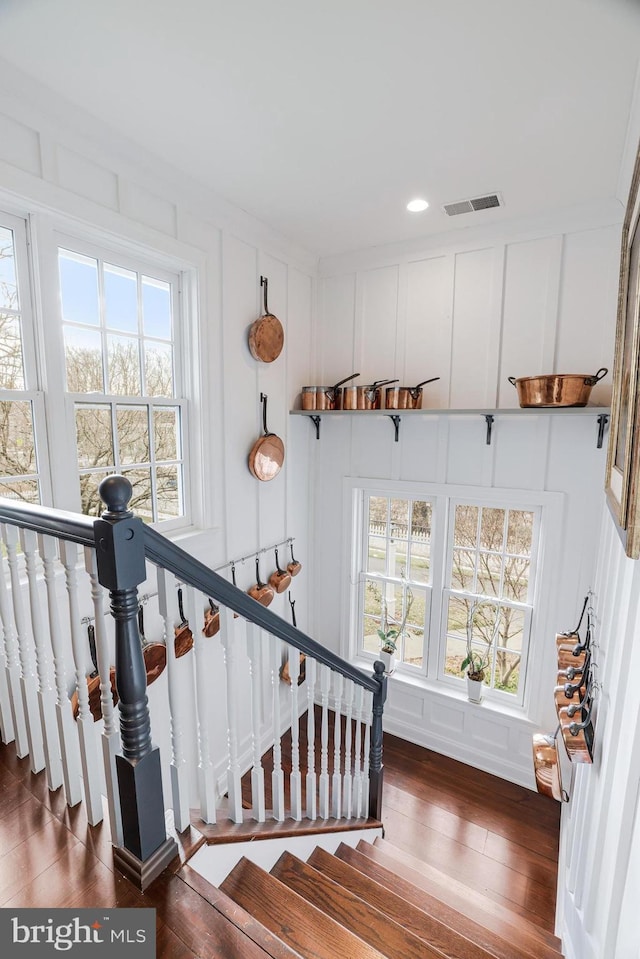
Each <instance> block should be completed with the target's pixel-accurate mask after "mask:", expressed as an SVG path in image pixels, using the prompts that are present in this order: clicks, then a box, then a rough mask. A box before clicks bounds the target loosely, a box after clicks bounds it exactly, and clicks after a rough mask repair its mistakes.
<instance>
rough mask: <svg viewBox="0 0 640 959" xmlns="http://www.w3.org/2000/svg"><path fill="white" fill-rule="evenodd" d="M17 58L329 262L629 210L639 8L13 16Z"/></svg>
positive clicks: (232, 8) (352, 0) (370, 7)
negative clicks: (445, 207) (478, 205)
mask: <svg viewBox="0 0 640 959" xmlns="http://www.w3.org/2000/svg"><path fill="white" fill-rule="evenodd" d="M0 50H1V52H2V56H3V57H4V58H5V59H6V60H8V61H9V62H10V63H12V64H14V65H17V66H19V67H20V68H21V70H23V71H24V72H26V73H27V74H30V75H32V76H33V77H34V78H36V79H37V80H39V81H40V82H41V83H43V84H45V85H46V86H47V87H48V88H49V89H51V90H53V91H54V92H55V93H57V94H59V95H61V96H63V97H65V98H66V99H68V100H70V101H72V102H73V103H74V104H75V105H77V106H79V107H81V108H83V109H84V110H86V111H88V112H90V113H91V114H93V115H94V116H95V117H97V118H99V119H100V120H103V121H105V122H106V123H108V124H109V125H110V126H111V128H113V129H114V130H115V131H117V132H119V133H120V134H123V135H124V136H126V137H127V138H129V139H130V140H132V141H134V142H136V143H138V144H141V145H143V146H144V147H145V148H146V149H147V150H149V151H151V152H152V153H154V154H155V155H157V156H158V157H161V158H162V159H164V160H166V161H167V162H169V163H171V164H173V165H174V166H175V167H177V168H179V169H180V170H182V171H184V172H186V173H188V174H189V175H190V176H192V177H194V178H196V179H197V180H199V181H200V182H202V183H203V184H206V185H207V186H208V187H210V188H211V189H212V190H214V191H215V192H216V193H218V194H219V195H221V196H223V197H225V198H226V199H227V200H229V201H231V202H232V203H234V204H235V205H237V206H239V207H241V208H242V209H244V210H245V211H247V212H248V213H251V214H253V215H254V216H256V217H258V218H260V219H261V220H263V221H265V222H266V223H268V224H269V225H270V226H272V227H273V228H275V229H277V230H279V231H280V232H281V233H283V234H284V235H286V236H288V237H290V238H291V239H293V240H295V241H297V242H298V243H300V244H301V245H302V246H304V247H305V248H306V249H308V250H310V251H313V252H316V253H319V254H321V255H326V254H332V253H338V252H341V251H345V250H351V249H358V248H363V247H369V246H374V245H379V244H382V243H389V242H396V241H401V240H407V239H412V238H415V237H418V236H421V235H428V234H434V233H441V232H443V231H445V230H449V229H456V228H459V227H467V226H475V225H478V224H482V223H487V222H492V221H494V220H496V219H502V218H506V217H509V218H512V217H519V216H524V215H530V214H537V213H542V212H546V211H548V210H557V209H562V208H565V207H571V206H574V205H576V204H584V203H586V202H591V201H593V202H599V201H603V200H607V199H610V198H612V197H614V196H615V195H616V190H617V186H618V175H619V170H620V163H621V160H622V155H623V150H624V145H625V137H626V134H627V124H628V118H629V112H630V109H631V104H632V97H633V90H634V81H635V77H636V69H637V65H638V54H639V52H640V0H320V2H318V0H315V2H313V3H312V2H308V0H180V2H176V0H108V2H101V3H99V2H97V0H89V2H87V0H0ZM495 190H498V191H500V192H501V193H502V195H503V197H504V200H505V204H506V205H505V208H504V209H503V210H498V211H495V210H494V211H485V212H482V213H478V214H469V215H466V216H461V217H456V218H453V219H449V218H448V217H446V216H445V214H444V213H443V212H442V210H441V209H440V206H441V204H443V203H445V202H450V201H453V200H459V199H462V198H464V197H468V196H477V195H479V194H482V193H485V192H489V191H495ZM415 195H422V196H425V197H426V198H427V199H428V200H429V201H430V203H431V207H430V209H429V210H428V211H427V212H426V213H424V214H420V215H417V214H413V215H412V214H409V213H407V212H406V210H405V204H406V202H407V201H408V200H409V199H411V198H412V197H413V196H415Z"/></svg>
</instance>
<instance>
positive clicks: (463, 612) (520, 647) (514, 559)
mask: <svg viewBox="0 0 640 959" xmlns="http://www.w3.org/2000/svg"><path fill="white" fill-rule="evenodd" d="M534 534H535V535H534ZM448 540H449V547H448V550H447V585H448V588H446V589H445V591H444V613H443V617H442V619H443V636H442V648H443V651H444V662H443V671H444V673H445V674H446V675H448V676H455V677H459V676H460V675H461V673H460V665H461V663H462V662H463V660H464V659H465V657H466V640H467V623H468V622H469V617H470V616H471V615H472V618H473V621H472V625H473V632H472V635H473V647H474V649H475V650H476V652H477V653H478V654H479V655H480V656H481V658H482V659H483V660H485V661H487V668H486V669H485V680H484V681H485V685H486V686H488V687H489V688H491V689H496V690H500V691H502V692H505V693H509V694H511V695H513V696H517V697H518V698H521V694H522V686H523V679H524V666H525V665H526V658H527V656H526V654H527V644H528V637H529V633H530V629H531V614H532V612H533V606H532V600H533V595H534V592H533V591H534V586H535V567H536V563H535V560H536V557H535V548H534V544H535V542H536V541H537V511H534V510H523V509H502V508H497V507H494V506H477V505H471V504H467V503H453V504H452V508H451V509H450V524H449V537H448Z"/></svg>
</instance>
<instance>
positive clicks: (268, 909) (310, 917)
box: [220, 858, 382, 959]
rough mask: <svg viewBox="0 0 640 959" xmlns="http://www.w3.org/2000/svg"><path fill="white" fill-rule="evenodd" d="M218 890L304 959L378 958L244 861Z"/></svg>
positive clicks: (356, 938)
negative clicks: (339, 958) (338, 958)
mask: <svg viewBox="0 0 640 959" xmlns="http://www.w3.org/2000/svg"><path fill="white" fill-rule="evenodd" d="M220 889H222V891H223V892H225V893H226V894H227V895H228V896H230V897H231V899H233V900H234V901H235V902H237V903H238V905H239V906H242V907H243V909H246V910H247V912H250V913H251V915H252V916H253V917H254V918H255V919H257V920H258V922H261V923H262V924H263V926H266V927H267V929H270V930H271V932H273V933H274V934H275V935H276V936H277V937H278V938H279V939H282V940H283V942H285V943H286V944H287V945H288V946H290V947H291V948H292V949H294V950H295V951H296V952H298V953H299V954H300V955H301V956H303V957H305V959H337V957H345V959H346V957H348V959H381V957H382V953H380V952H378V950H377V949H374V948H373V946H370V945H369V944H368V943H366V942H364V940H362V939H359V938H358V937H357V936H354V935H353V933H351V932H349V931H348V930H347V929H345V928H344V927H343V926H341V925H340V924H339V923H338V922H336V921H335V920H334V919H331V918H330V917H329V916H327V915H325V913H324V912H322V911H321V910H320V909H317V908H316V907H315V906H312V905H310V904H309V903H308V902H307V901H306V900H305V899H303V898H302V896H299V895H298V894H297V893H295V892H293V891H292V890H291V889H289V888H288V887H287V886H285V885H284V883H282V882H280V881H279V880H278V879H276V878H275V877H274V876H271V875H269V873H268V872H265V871H264V869H261V868H260V867H259V866H256V865H255V864H254V863H252V862H250V861H249V860H248V859H245V858H243V859H241V860H240V862H239V863H238V864H237V865H236V866H235V867H234V869H232V871H231V872H230V873H229V875H228V876H227V878H226V879H225V880H224V882H223V883H221V885H220ZM223 955H227V953H224V954H223ZM238 955H243V954H242V953H238Z"/></svg>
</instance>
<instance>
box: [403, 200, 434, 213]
mask: <svg viewBox="0 0 640 959" xmlns="http://www.w3.org/2000/svg"><path fill="white" fill-rule="evenodd" d="M428 206H429V204H428V203H427V201H426V200H420V199H415V200H411V201H410V202H409V203H407V210H408V211H409V213H422V211H423V210H426V209H427V207H428Z"/></svg>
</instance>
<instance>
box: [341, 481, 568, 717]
mask: <svg viewBox="0 0 640 959" xmlns="http://www.w3.org/2000/svg"><path fill="white" fill-rule="evenodd" d="M365 495H366V496H383V497H397V498H403V497H406V498H408V499H409V498H410V499H418V500H427V501H430V502H431V503H432V504H433V510H432V533H431V590H432V593H431V604H430V619H429V618H428V617H426V618H427V622H426V623H425V646H426V650H425V656H424V657H423V662H424V669H422V670H417V668H416V667H412V666H410V665H409V666H408V665H407V664H403V663H397V665H396V670H395V672H394V674H393V681H394V682H400V683H402V682H406V683H408V684H410V685H415V684H416V683H417V685H419V686H422V687H423V688H426V689H431V690H433V691H436V692H438V693H443V694H445V695H447V694H448V695H451V696H453V697H454V698H457V699H462V698H464V699H466V691H465V689H464V685H463V682H462V679H463V677H462V676H461V678H460V680H459V679H457V678H456V677H454V676H448V675H446V674H445V673H444V669H443V663H444V649H445V647H444V636H445V635H446V622H445V621H444V620H445V615H446V604H445V599H446V590H447V588H448V587H447V579H446V576H447V569H448V563H450V550H451V548H452V538H451V536H450V535H449V529H450V523H451V522H452V520H451V518H450V514H453V509H451V505H452V504H454V503H456V502H462V503H465V504H469V505H478V506H485V507H497V508H506V509H523V510H530V511H533V512H534V513H536V514H537V518H536V521H535V523H536V529H535V530H534V544H533V548H532V565H533V559H534V557H533V549H535V562H536V567H537V574H536V575H535V576H534V578H533V581H532V585H531V586H530V590H531V593H530V596H528V600H530V601H531V605H532V607H533V608H532V612H531V614H530V629H529V633H528V638H527V643H526V663H525V675H524V676H523V680H522V682H521V686H520V695H518V696H516V695H514V694H511V693H506V692H503V691H501V690H489V689H485V690H484V695H485V700H486V702H485V706H486V708H489V709H496V710H498V711H505V712H511V713H514V714H515V713H518V714H520V715H522V714H525V715H527V716H529V715H530V714H531V713H532V712H533V711H534V710H535V709H537V707H536V706H535V705H534V704H536V703H538V702H539V695H540V691H541V689H542V676H541V672H542V663H543V660H544V645H545V642H546V637H547V635H550V634H551V632H552V631H553V629H554V626H553V623H554V622H555V607H556V602H557V597H556V589H557V586H556V584H557V582H558V578H559V568H558V557H559V556H560V552H561V550H560V547H561V535H562V524H563V515H564V504H565V499H566V497H565V494H563V493H555V492H547V491H542V490H520V489H508V488H496V487H482V488H479V487H477V486H461V485H457V484H451V485H447V484H438V483H417V482H412V481H401V480H384V481H381V480H379V479H368V478H363V477H347V478H346V479H345V481H344V515H345V528H346V529H348V530H350V536H348V537H346V543H345V552H344V557H343V562H344V569H345V571H348V575H346V576H345V577H343V582H344V583H345V584H346V588H345V590H344V595H343V610H344V613H345V617H344V622H345V624H346V625H345V628H344V631H343V634H342V636H341V648H342V653H343V655H345V656H346V657H347V658H348V659H350V660H351V661H352V662H354V663H355V664H356V665H360V666H362V667H364V668H367V669H369V668H370V667H371V665H372V663H373V662H374V661H375V659H376V658H377V657H376V656H375V655H374V654H372V653H367V652H365V651H364V650H362V649H360V647H359V637H360V632H361V627H360V616H361V615H362V606H361V598H360V597H361V592H362V588H361V586H360V583H359V576H360V573H361V571H363V570H364V569H365V566H364V563H365V556H366V541H365V538H364V535H363V531H364V497H365ZM536 530H537V537H536V535H535V533H536ZM541 596H544V598H545V599H544V602H541V601H540V597H541ZM513 605H517V604H513ZM524 660H525V650H524V646H523V660H522V661H523V662H524Z"/></svg>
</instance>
